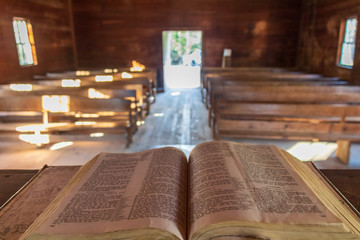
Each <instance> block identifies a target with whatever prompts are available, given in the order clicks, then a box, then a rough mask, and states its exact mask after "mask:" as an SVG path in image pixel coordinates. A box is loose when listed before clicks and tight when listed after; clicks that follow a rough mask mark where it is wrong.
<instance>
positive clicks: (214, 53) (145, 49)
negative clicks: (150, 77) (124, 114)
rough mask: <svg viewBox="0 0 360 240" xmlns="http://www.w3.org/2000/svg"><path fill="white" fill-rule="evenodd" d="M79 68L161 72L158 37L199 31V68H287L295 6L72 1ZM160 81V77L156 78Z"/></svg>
mask: <svg viewBox="0 0 360 240" xmlns="http://www.w3.org/2000/svg"><path fill="white" fill-rule="evenodd" d="M73 8H74V23H75V32H76V39H77V49H78V54H79V65H80V66H84V67H99V66H102V67H111V66H113V67H117V66H130V64H131V60H132V59H136V60H137V61H139V62H141V63H143V64H145V65H146V66H148V67H152V68H157V69H161V68H162V31H164V30H202V31H203V57H204V58H203V65H204V66H221V59H222V54H223V49H224V48H231V49H232V50H233V52H232V53H233V58H232V64H233V66H277V67H293V66H294V65H295V62H296V53H297V46H298V34H299V25H300V18H301V0H291V1H289V0H271V1H270V0H265V1H264V0H252V1H248V0H182V1H176V0H73ZM160 75H161V72H160Z"/></svg>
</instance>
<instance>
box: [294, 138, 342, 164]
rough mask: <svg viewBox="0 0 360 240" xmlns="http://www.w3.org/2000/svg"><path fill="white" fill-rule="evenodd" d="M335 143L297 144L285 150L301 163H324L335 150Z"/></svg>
mask: <svg viewBox="0 0 360 240" xmlns="http://www.w3.org/2000/svg"><path fill="white" fill-rule="evenodd" d="M336 147H337V145H336V143H329V142H298V143H296V144H295V145H293V146H292V147H291V148H289V149H287V151H288V152H289V153H291V154H292V155H294V156H295V157H297V158H298V159H300V160H301V161H304V162H306V161H324V160H326V159H328V158H329V157H330V155H331V154H333V153H334V151H335V150H336Z"/></svg>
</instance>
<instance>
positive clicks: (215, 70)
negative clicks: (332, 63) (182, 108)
mask: <svg viewBox="0 0 360 240" xmlns="http://www.w3.org/2000/svg"><path fill="white" fill-rule="evenodd" d="M289 72H291V73H293V74H296V73H299V72H294V71H293V70H292V69H285V68H273V67H229V68H221V67H203V68H202V69H201V82H200V83H201V84H200V89H201V95H202V98H203V99H204V97H205V93H204V90H205V91H206V86H207V79H208V78H209V77H219V76H240V75H246V76H249V75H254V74H255V75H257V74H266V75H268V74H273V73H274V74H281V73H289ZM312 76H313V77H319V76H320V75H318V74H312Z"/></svg>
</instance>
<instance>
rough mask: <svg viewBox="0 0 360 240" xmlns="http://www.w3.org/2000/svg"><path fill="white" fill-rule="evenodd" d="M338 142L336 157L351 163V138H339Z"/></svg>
mask: <svg viewBox="0 0 360 240" xmlns="http://www.w3.org/2000/svg"><path fill="white" fill-rule="evenodd" d="M336 143H337V149H336V157H337V158H339V159H340V161H341V162H343V163H345V164H349V160H350V146H351V142H350V141H349V140H338V141H337V142H336Z"/></svg>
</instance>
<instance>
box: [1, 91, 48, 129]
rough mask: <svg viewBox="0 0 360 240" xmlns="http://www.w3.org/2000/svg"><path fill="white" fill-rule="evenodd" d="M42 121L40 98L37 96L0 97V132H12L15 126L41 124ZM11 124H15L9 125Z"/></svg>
mask: <svg viewBox="0 0 360 240" xmlns="http://www.w3.org/2000/svg"><path fill="white" fill-rule="evenodd" d="M42 120H43V109H42V103H41V98H39V97H37V96H18V97H5V96H1V95H0V122H1V124H2V127H1V131H3V132H4V131H7V130H9V132H13V131H15V126H16V125H18V124H20V123H29V122H41V121H42ZM11 123H16V124H15V125H14V124H12V125H11ZM6 124H7V125H8V127H6ZM10 126H12V127H10Z"/></svg>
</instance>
